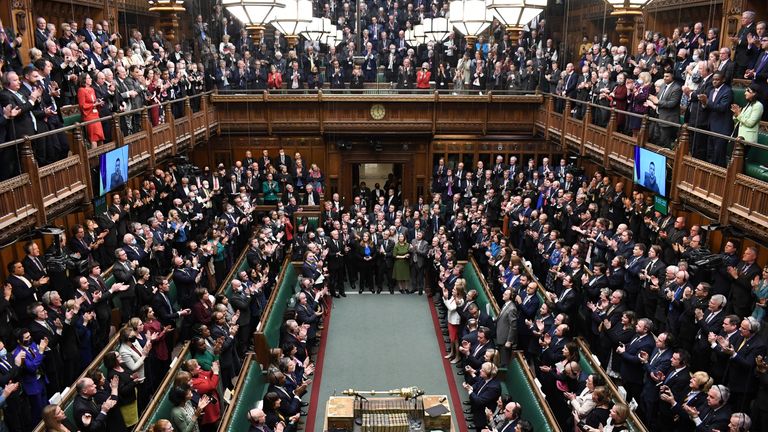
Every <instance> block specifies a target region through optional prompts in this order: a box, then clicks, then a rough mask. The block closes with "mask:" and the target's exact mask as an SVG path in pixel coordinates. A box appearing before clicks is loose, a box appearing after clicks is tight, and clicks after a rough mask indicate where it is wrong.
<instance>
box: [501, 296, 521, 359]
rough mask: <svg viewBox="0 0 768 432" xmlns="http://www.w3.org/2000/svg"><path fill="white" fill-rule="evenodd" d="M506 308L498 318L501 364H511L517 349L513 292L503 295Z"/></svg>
mask: <svg viewBox="0 0 768 432" xmlns="http://www.w3.org/2000/svg"><path fill="white" fill-rule="evenodd" d="M501 298H502V300H504V306H502V307H501V311H500V312H499V316H497V317H496V344H497V346H498V348H499V351H501V364H502V365H503V366H506V365H507V364H509V360H510V357H511V353H512V350H514V349H517V321H518V313H517V306H516V305H515V302H514V301H513V293H512V290H509V289H508V290H505V291H504V293H503V294H502V297H501Z"/></svg>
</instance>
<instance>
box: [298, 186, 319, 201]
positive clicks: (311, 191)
mask: <svg viewBox="0 0 768 432" xmlns="http://www.w3.org/2000/svg"><path fill="white" fill-rule="evenodd" d="M305 192H306V193H305V194H304V195H303V196H302V197H301V204H302V205H312V206H319V205H320V194H319V193H317V191H316V190H315V188H314V187H313V186H312V185H311V184H307V185H306V186H305Z"/></svg>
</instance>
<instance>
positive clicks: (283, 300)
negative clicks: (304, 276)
mask: <svg viewBox="0 0 768 432" xmlns="http://www.w3.org/2000/svg"><path fill="white" fill-rule="evenodd" d="M283 265H285V266H286V267H285V273H284V274H283V279H282V281H281V282H280V286H279V287H276V288H275V289H277V290H278V291H277V295H275V302H274V304H273V305H272V309H271V310H270V312H269V316H268V317H267V319H266V322H265V324H264V328H263V329H262V331H263V332H264V336H265V337H266V339H267V343H268V344H269V347H270V348H275V347H278V346H280V327H281V326H282V325H283V316H284V315H285V310H286V309H287V307H288V300H289V299H290V298H291V297H292V296H293V294H294V288H295V287H296V282H297V281H298V276H297V275H296V270H295V269H294V267H293V264H292V263H291V262H290V261H283Z"/></svg>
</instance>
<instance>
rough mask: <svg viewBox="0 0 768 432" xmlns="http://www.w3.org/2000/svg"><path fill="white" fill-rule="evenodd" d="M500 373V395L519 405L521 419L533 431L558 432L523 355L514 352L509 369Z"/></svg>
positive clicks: (555, 422)
mask: <svg viewBox="0 0 768 432" xmlns="http://www.w3.org/2000/svg"><path fill="white" fill-rule="evenodd" d="M500 371H502V373H503V374H504V381H502V383H501V392H502V394H507V395H510V396H511V397H512V400H514V401H515V402H517V403H519V404H520V406H521V407H522V409H523V411H522V415H521V417H522V418H523V419H525V420H528V421H529V422H531V425H532V426H533V430H535V431H537V432H539V431H544V432H558V431H560V427H559V425H558V424H557V421H556V420H555V418H554V416H553V415H552V410H551V409H550V407H549V404H548V403H547V402H546V401H545V399H544V395H543V394H541V392H540V391H539V390H538V388H537V387H536V383H535V382H534V381H533V375H531V374H530V372H529V371H528V365H527V363H526V362H525V358H524V357H523V354H522V353H520V352H515V353H514V355H513V357H512V361H511V362H510V363H509V367H508V368H506V369H500Z"/></svg>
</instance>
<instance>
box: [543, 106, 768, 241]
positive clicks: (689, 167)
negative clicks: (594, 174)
mask: <svg viewBox="0 0 768 432" xmlns="http://www.w3.org/2000/svg"><path fill="white" fill-rule="evenodd" d="M558 100H559V102H558V105H560V106H562V107H563V110H562V113H560V112H558V111H557V110H556V109H555V105H556V101H558ZM572 108H579V109H581V110H582V112H583V118H577V117H574V116H572V115H571V109H572ZM597 110H604V111H608V112H610V117H609V120H608V124H607V125H606V126H605V127H603V126H600V125H596V124H594V122H593V116H594V113H595V112H596V111H597ZM620 116H623V117H625V118H629V117H636V118H639V119H640V129H639V130H638V131H637V133H636V135H635V136H630V135H626V134H625V133H622V132H620V131H619V128H618V124H617V123H618V118H619V117H620ZM535 127H536V129H537V132H538V133H539V134H541V135H543V136H544V137H545V138H547V139H549V140H554V141H555V142H560V143H561V146H562V149H563V152H564V153H571V154H575V155H579V156H582V157H586V158H588V159H589V160H591V161H592V162H594V163H596V164H597V165H600V166H603V167H604V168H606V169H610V170H612V171H614V172H618V173H621V174H622V175H624V176H626V177H629V178H632V176H633V165H634V149H635V146H640V147H644V148H647V149H649V150H652V151H655V152H657V153H661V154H663V155H665V156H666V157H667V166H668V172H670V173H671V179H669V184H670V188H669V193H668V195H669V198H670V205H671V206H672V207H676V208H680V206H681V205H682V204H687V205H689V206H692V207H693V208H696V209H698V210H700V211H701V212H702V213H704V214H705V215H707V216H708V217H710V218H712V219H713V220H715V221H717V222H719V223H720V224H722V225H727V224H733V225H736V226H737V227H739V228H741V229H742V230H744V231H745V232H747V233H749V234H751V235H753V236H755V237H758V238H761V239H766V238H768V235H767V234H766V232H768V182H766V181H764V180H762V179H757V178H753V177H750V176H748V175H746V174H745V170H744V164H745V160H744V156H745V154H746V152H747V151H753V152H762V151H765V152H768V146H766V145H764V144H759V143H753V142H747V141H744V140H743V139H741V138H734V137H730V136H725V135H720V134H716V133H713V132H710V131H708V130H704V129H697V128H694V127H689V126H688V125H685V124H683V125H681V124H677V123H670V122H667V121H663V120H659V119H656V118H652V117H649V116H647V115H645V116H643V115H638V114H635V113H631V112H627V111H621V110H616V109H613V108H608V107H605V106H600V105H596V104H593V103H588V102H583V101H578V100H574V99H569V98H564V97H560V96H556V95H546V99H545V102H544V103H543V104H542V105H541V106H540V107H539V108H538V110H537V112H536V115H535ZM661 127H667V128H675V129H676V130H677V133H676V134H673V135H674V137H675V140H674V142H673V143H672V144H670V145H669V146H668V147H663V146H661V145H659V143H654V142H653V141H656V140H655V139H654V138H653V135H654V134H652V133H651V131H652V130H654V128H661ZM765 128H766V125H765V123H763V128H762V129H763V130H764V129H765ZM693 134H702V135H705V136H707V137H715V138H720V139H723V140H725V141H727V144H728V145H727V147H728V148H729V149H732V151H731V154H730V156H729V158H728V165H727V166H726V167H721V166H718V165H714V164H711V163H708V162H707V161H704V160H701V159H697V158H696V157H694V156H693V155H692V154H691V139H692V135H693Z"/></svg>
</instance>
